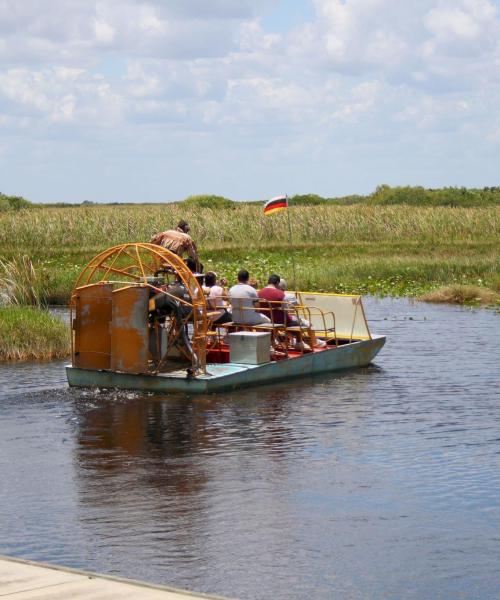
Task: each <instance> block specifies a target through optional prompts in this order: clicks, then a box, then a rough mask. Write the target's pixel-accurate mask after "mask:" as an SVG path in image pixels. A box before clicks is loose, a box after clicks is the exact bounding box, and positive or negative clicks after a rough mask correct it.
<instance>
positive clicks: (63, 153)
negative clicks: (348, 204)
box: [0, 0, 500, 201]
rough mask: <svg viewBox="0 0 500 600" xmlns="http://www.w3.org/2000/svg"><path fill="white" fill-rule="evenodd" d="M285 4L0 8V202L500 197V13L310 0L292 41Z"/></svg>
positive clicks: (62, 0) (113, 2) (468, 1)
mask: <svg viewBox="0 0 500 600" xmlns="http://www.w3.org/2000/svg"><path fill="white" fill-rule="evenodd" d="M300 1H301V0H295V2H300ZM303 2H304V3H306V2H307V0H303ZM286 5H287V3H286V2H279V1H277V0H276V1H275V2H271V3H270V2H264V1H263V0H258V1H251V0H240V1H239V2H234V1H233V0H213V1H211V2H209V3H208V2H204V1H203V0H190V1H188V0H178V1H170V2H168V3H166V2H162V1H160V0H157V1H154V0H151V1H149V2H143V1H139V0H120V1H118V0H101V1H95V2H88V1H87V0H85V1H84V0H50V1H49V2H46V3H42V2H40V1H37V0H24V1H23V2H11V1H10V0H0V135H1V137H0V176H1V179H2V183H1V184H0V185H1V187H0V189H2V188H3V189H2V191H4V192H6V193H19V194H24V195H26V196H27V197H29V198H31V199H33V200H41V201H49V200H66V201H81V200H84V199H90V200H96V201H114V200H123V201H125V200H126V201H144V200H154V201H161V200H168V199H170V200H172V199H178V198H182V197H185V196H186V195H188V194H191V193H202V192H215V193H221V194H225V195H228V196H230V197H232V198H242V199H244V198H248V199H250V198H261V197H266V196H269V195H274V194H275V193H280V192H286V191H287V192H288V193H300V192H307V191H312V192H316V193H321V194H325V195H340V194H347V193H354V192H367V191H370V190H371V189H373V187H374V186H375V185H377V184H379V183H383V182H387V183H393V184H397V183H409V184H422V185H429V186H437V185H479V186H480V185H494V184H498V181H495V180H494V178H495V177H497V175H496V166H495V165H496V164H498V161H499V158H500V156H499V154H500V152H499V149H500V117H499V113H498V109H497V106H498V105H499V104H500V69H499V67H500V17H499V10H498V3H497V2H495V1H493V0H420V1H419V2H418V3H416V2H415V3H413V2H412V3H403V2H400V1H399V0H344V1H342V0H315V1H314V2H313V3H312V9H313V10H311V15H312V17H311V18H310V19H308V20H307V21H306V20H304V21H303V22H301V23H299V24H298V25H297V23H294V24H293V25H292V26H290V27H287V26H286V19H287V8H286ZM270 11H274V20H275V21H276V19H282V21H283V26H282V27H279V31H273V30H272V29H270V28H269V27H266V16H267V15H268V14H269V12H270Z"/></svg>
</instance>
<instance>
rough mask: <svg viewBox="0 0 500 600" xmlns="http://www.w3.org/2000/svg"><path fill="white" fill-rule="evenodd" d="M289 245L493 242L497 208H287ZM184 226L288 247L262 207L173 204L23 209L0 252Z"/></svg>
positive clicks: (12, 219)
mask: <svg viewBox="0 0 500 600" xmlns="http://www.w3.org/2000/svg"><path fill="white" fill-rule="evenodd" d="M289 212H290V219H291V225H292V234H293V241H294V243H295V244H299V245H300V244H311V243H312V244H324V243H331V242H350V243H352V242H363V241H367V242H376V241H384V242H395V241H405V242H406V241H409V240H414V241H416V242H418V243H429V244H433V243H439V242H441V241H442V240H447V241H456V240H465V241H467V240H485V239H492V238H495V237H496V238H498V232H499V231H500V207H497V206H489V207H482V208H450V207H441V206H438V207H420V206H368V205H353V206H323V205H322V206H312V207H308V206H304V207H303V206H300V207H292V208H291V209H290V211H289ZM181 218H183V219H187V220H188V221H189V223H190V225H191V231H192V234H193V236H194V238H195V239H196V241H197V242H198V244H199V245H200V246H202V247H203V248H205V249H211V248H221V247H226V248H238V247H248V248H259V247H268V246H269V245H276V246H279V245H282V246H284V245H286V244H287V243H288V227H287V222H286V217H285V216H284V215H283V214H277V215H273V216H264V215H263V212H262V207H259V206H249V205H243V206H238V207H237V208H235V209H234V210H225V209H218V210H214V209H211V208H198V207H197V208H193V207H190V206H182V205H179V204H175V205H146V206H144V205H142V206H137V207H135V206H96V207H94V206H93V207H78V208H47V209H42V210H31V211H30V210H21V211H17V212H15V213H13V212H8V213H2V214H0V248H5V249H6V250H7V249H10V248H12V247H13V246H14V244H13V242H12V240H15V246H16V247H17V248H23V249H24V251H28V252H30V254H31V255H32V256H37V255H40V254H42V255H45V256H50V255H51V252H52V255H59V254H60V253H64V254H66V253H68V252H72V251H74V250H75V249H92V250H93V249H98V248H100V249H102V248H104V247H109V246H112V245H116V244H121V243H125V242H131V241H134V242H136V241H148V240H149V239H150V237H151V235H152V234H153V233H155V232H157V231H162V230H165V229H169V228H172V227H175V224H176V223H177V221H178V220H179V219H181Z"/></svg>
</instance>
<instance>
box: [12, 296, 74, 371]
mask: <svg viewBox="0 0 500 600" xmlns="http://www.w3.org/2000/svg"><path fill="white" fill-rule="evenodd" d="M70 344H71V342H70V332H69V327H68V326H67V325H66V324H64V323H63V322H62V321H61V320H59V319H58V318H57V317H54V316H53V315H52V314H50V313H49V312H48V311H46V310H40V309H37V308H33V307H26V306H24V307H21V306H12V307H8V308H0V361H11V360H40V359H50V358H64V357H66V356H68V355H69V353H70V347H71V345H70Z"/></svg>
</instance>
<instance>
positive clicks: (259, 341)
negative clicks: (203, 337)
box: [227, 331, 271, 365]
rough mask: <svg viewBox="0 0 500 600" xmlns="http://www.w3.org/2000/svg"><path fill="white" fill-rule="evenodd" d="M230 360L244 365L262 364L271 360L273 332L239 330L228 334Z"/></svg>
mask: <svg viewBox="0 0 500 600" xmlns="http://www.w3.org/2000/svg"><path fill="white" fill-rule="evenodd" d="M227 340H228V343H229V357H230V361H231V362H234V363H239V364H243V365H260V364H262V363H267V362H269V361H270V360H271V351H270V349H271V334H270V333H269V332H265V331H264V332H260V331H238V332H236V333H230V334H229V335H228V336H227Z"/></svg>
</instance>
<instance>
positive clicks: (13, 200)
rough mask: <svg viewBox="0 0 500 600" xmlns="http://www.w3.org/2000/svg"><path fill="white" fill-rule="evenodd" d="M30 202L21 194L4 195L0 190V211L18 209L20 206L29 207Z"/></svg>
mask: <svg viewBox="0 0 500 600" xmlns="http://www.w3.org/2000/svg"><path fill="white" fill-rule="evenodd" d="M30 206H32V204H31V202H29V201H28V200H26V199H25V198H22V197H21V196H6V195H5V194H2V193H1V192H0V212H3V211H6V210H19V209H20V208H29V207H30Z"/></svg>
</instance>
